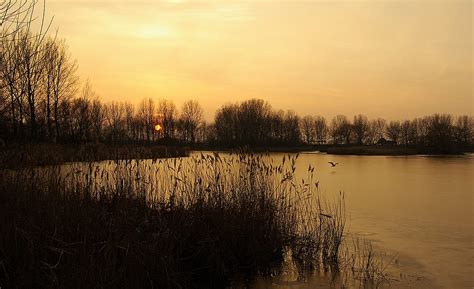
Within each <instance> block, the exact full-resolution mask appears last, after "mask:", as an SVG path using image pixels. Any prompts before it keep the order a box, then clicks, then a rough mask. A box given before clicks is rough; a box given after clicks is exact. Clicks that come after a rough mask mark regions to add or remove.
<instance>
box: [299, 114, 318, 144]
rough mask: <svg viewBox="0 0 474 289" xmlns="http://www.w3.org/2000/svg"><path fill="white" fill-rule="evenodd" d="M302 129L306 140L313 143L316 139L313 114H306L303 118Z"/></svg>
mask: <svg viewBox="0 0 474 289" xmlns="http://www.w3.org/2000/svg"><path fill="white" fill-rule="evenodd" d="M301 130H302V133H303V137H304V142H305V143H307V144H312V143H313V142H314V139H315V134H316V132H315V120H314V117H312V116H311V115H306V116H305V117H303V118H302V119H301Z"/></svg>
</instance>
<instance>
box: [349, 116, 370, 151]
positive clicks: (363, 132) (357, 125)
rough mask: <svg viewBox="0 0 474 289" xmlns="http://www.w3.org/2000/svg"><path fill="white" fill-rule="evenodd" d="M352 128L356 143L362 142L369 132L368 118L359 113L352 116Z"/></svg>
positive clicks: (360, 143)
mask: <svg viewBox="0 0 474 289" xmlns="http://www.w3.org/2000/svg"><path fill="white" fill-rule="evenodd" d="M352 128H353V131H354V134H355V137H356V143H357V144H358V145H362V144H364V143H365V141H366V138H367V134H368V132H369V120H368V119H367V117H366V116H365V115H361V114H359V115H356V116H354V123H353V124H352Z"/></svg>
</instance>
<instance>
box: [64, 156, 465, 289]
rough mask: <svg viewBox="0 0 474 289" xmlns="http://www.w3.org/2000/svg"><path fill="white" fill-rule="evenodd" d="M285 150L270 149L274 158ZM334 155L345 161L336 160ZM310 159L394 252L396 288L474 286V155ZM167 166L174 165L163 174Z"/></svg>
mask: <svg viewBox="0 0 474 289" xmlns="http://www.w3.org/2000/svg"><path fill="white" fill-rule="evenodd" d="M198 154H200V153H198ZM224 155H225V154H224ZM283 156H284V154H272V155H271V157H272V158H274V159H275V161H276V162H275V163H278V162H280V161H281V160H282V158H283ZM328 161H334V162H338V163H339V164H338V165H337V166H336V167H331V165H330V164H328ZM147 162H148V163H150V164H151V162H152V161H150V160H145V161H138V162H136V163H135V165H136V164H145V163H147ZM110 163H111V162H103V163H97V164H96V165H98V166H109V165H110ZM112 163H113V162H112ZM309 165H311V166H315V167H316V170H315V174H316V175H315V176H316V178H317V179H318V180H319V182H320V183H319V188H320V190H321V192H322V193H324V194H327V195H331V194H335V193H336V194H338V193H339V191H343V192H344V194H345V197H346V209H347V212H348V215H349V228H348V229H349V232H351V233H355V234H357V235H362V236H364V237H365V238H367V239H369V240H371V241H372V242H373V244H374V246H375V247H376V249H377V250H378V251H380V252H385V253H387V254H388V255H390V256H394V259H393V260H394V261H393V266H391V267H390V268H389V269H388V271H389V272H390V273H391V276H392V280H391V287H390V288H403V289H407V288H414V289H415V288H416V289H424V288H426V289H436V288H445V289H461V288H466V289H472V288H474V280H473V276H474V272H473V271H474V269H473V268H474V243H473V234H474V203H473V194H474V155H466V156H449V157H433V156H403V157H383V156H380V157H379V156H336V155H327V154H319V153H304V154H300V157H299V158H298V160H297V163H296V166H297V172H296V174H297V176H299V177H305V176H307V169H308V166H309ZM86 166H87V164H86ZM72 167H73V166H72ZM144 167H148V166H144ZM152 167H153V168H157V166H152ZM111 168H114V166H111ZM162 173H163V174H166V173H167V170H165V171H162V172H161V173H159V174H158V175H159V176H162ZM146 175H147V177H149V178H153V176H156V175H157V174H156V172H155V174H154V173H153V170H151V171H150V172H149V173H147V174H146ZM163 178H164V179H167V177H166V176H165V177H163ZM142 180H143V181H141V180H140V181H139V183H140V184H142V183H150V185H148V187H150V186H153V183H154V181H155V180H152V179H146V178H144V179H142ZM99 183H100V181H99ZM155 188H159V185H156V186H155ZM148 189H150V188H148ZM290 273H291V272H290ZM280 277H283V278H280V279H279V280H283V281H293V278H294V276H291V274H288V278H285V276H280ZM328 286H329V285H328V279H327V278H321V276H313V277H310V278H308V279H307V280H306V281H305V282H304V283H302V282H290V283H285V282H279V281H276V280H270V281H268V280H267V281H264V280H259V281H257V282H255V284H253V286H252V289H266V288H271V289H284V288H292V289H298V288H300V289H302V288H328Z"/></svg>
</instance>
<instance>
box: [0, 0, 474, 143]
mask: <svg viewBox="0 0 474 289" xmlns="http://www.w3.org/2000/svg"><path fill="white" fill-rule="evenodd" d="M3 3H4V4H0V12H1V15H0V27H1V28H2V30H1V34H0V51H1V53H0V139H4V140H7V141H15V142H28V141H46V142H74V143H78V142H105V143H133V142H148V143H156V142H161V143H173V144H178V143H181V144H195V143H203V144H209V145H216V146H234V147H235V146H243V145H249V146H289V145H301V144H307V145H324V144H333V145H372V144H398V145H404V146H422V147H430V148H433V150H436V151H443V150H450V149H452V148H454V147H455V148H467V147H470V146H472V145H473V135H474V121H473V117H472V116H467V115H464V116H458V117H454V116H452V115H448V114H433V115H430V116H426V117H423V118H416V119H412V120H404V121H390V122H387V121H386V120H384V119H382V118H377V119H370V120H369V119H368V118H367V117H366V116H364V115H360V114H359V115H356V116H354V117H353V119H352V120H350V119H349V118H347V117H346V116H344V115H337V116H335V117H334V118H332V119H331V120H330V121H327V120H326V119H325V118H324V117H322V116H310V115H308V116H304V117H300V116H298V115H297V114H296V113H295V112H294V111H292V110H287V111H283V110H275V109H273V108H272V106H271V105H270V104H269V103H268V102H266V101H263V100H260V99H250V100H247V101H243V102H240V103H234V104H226V105H223V106H222V107H221V108H219V109H218V110H217V111H216V113H215V117H214V122H213V123H212V124H207V123H206V122H205V121H203V109H202V107H201V105H200V104H199V102H198V101H196V100H189V101H186V102H185V103H184V104H183V105H182V107H181V109H180V110H178V108H177V107H176V105H175V104H174V103H173V101H170V100H165V99H159V100H155V99H152V98H144V99H143V100H142V101H141V102H140V103H139V104H138V105H134V104H132V103H129V102H109V103H104V102H102V101H101V100H100V98H99V96H98V95H97V94H96V93H95V92H94V90H93V88H92V86H91V85H90V83H89V82H88V81H86V82H85V83H84V84H81V82H80V80H79V78H78V76H77V74H76V72H77V63H76V61H75V60H74V59H73V58H72V56H71V54H70V53H69V51H68V46H67V44H66V42H65V41H64V40H61V39H58V37H57V36H55V37H52V36H48V35H49V34H48V29H49V28H48V27H49V26H48V25H46V23H47V22H46V21H45V20H44V19H42V20H41V21H42V22H41V25H40V27H41V28H40V30H39V31H36V32H33V30H32V28H31V22H32V21H33V11H34V9H33V8H34V5H27V4H26V3H27V2H26V1H25V2H22V1H19V2H16V1H6V2H3ZM2 5H3V6H2Z"/></svg>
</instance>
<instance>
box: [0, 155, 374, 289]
mask: <svg viewBox="0 0 474 289" xmlns="http://www.w3.org/2000/svg"><path fill="white" fill-rule="evenodd" d="M297 158H298V156H297V155H296V156H285V157H284V158H283V159H282V161H275V160H274V159H273V158H271V157H270V156H268V155H260V154H259V155H253V154H237V155H231V156H226V157H223V156H220V155H218V154H215V153H214V154H199V155H193V156H192V157H189V158H180V159H177V158H175V159H153V160H141V161H138V160H129V159H122V160H114V161H106V162H100V163H71V164H68V165H63V166H51V167H45V168H21V169H18V170H1V171H0V286H1V287H2V288H224V287H225V286H227V285H228V284H230V283H231V282H232V281H233V280H244V281H245V280H247V281H248V280H252V279H253V278H255V277H256V276H264V277H265V276H267V277H269V276H271V275H274V274H278V272H279V270H280V269H281V268H282V264H283V263H284V262H286V261H287V260H286V258H285V256H287V255H288V253H289V252H290V255H291V256H292V259H293V260H294V261H295V263H296V264H298V267H299V268H301V269H302V270H303V269H304V270H306V269H314V268H316V267H319V268H322V267H324V268H332V269H331V270H333V271H334V272H336V271H338V270H339V268H340V257H339V256H340V255H341V254H340V252H341V244H342V242H343V239H344V236H345V220H346V217H345V205H344V196H343V194H340V195H339V196H338V197H337V198H336V199H335V200H329V199H326V198H325V197H324V196H322V194H321V193H320V191H319V189H318V183H317V181H316V180H315V177H314V168H311V167H310V168H308V177H307V178H306V179H303V180H301V181H299V180H297V179H296V176H295V171H296V160H297ZM369 277H370V276H369Z"/></svg>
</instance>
